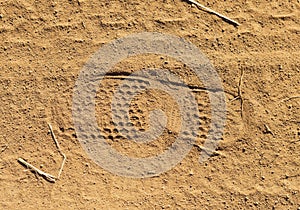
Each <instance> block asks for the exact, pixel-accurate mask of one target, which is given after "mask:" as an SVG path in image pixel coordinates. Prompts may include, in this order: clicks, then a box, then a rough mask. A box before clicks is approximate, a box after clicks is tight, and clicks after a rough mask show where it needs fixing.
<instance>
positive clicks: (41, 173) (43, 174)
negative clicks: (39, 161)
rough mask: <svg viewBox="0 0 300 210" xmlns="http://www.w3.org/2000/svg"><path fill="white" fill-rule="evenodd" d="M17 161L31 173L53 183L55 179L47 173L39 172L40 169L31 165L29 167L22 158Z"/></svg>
mask: <svg viewBox="0 0 300 210" xmlns="http://www.w3.org/2000/svg"><path fill="white" fill-rule="evenodd" d="M18 161H19V162H20V163H21V164H23V165H24V166H26V167H27V168H29V169H30V170H31V171H33V172H36V173H38V174H39V175H40V176H42V177H44V178H45V179H46V180H47V181H49V182H53V183H54V182H55V179H56V177H55V176H53V175H51V174H48V173H45V172H43V171H41V170H40V169H38V168H36V167H34V166H33V165H31V164H30V163H27V162H26V161H25V160H24V159H22V158H19V159H18Z"/></svg>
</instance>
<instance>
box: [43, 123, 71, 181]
mask: <svg viewBox="0 0 300 210" xmlns="http://www.w3.org/2000/svg"><path fill="white" fill-rule="evenodd" d="M48 126H49V129H50V133H51V136H52V139H53V140H54V142H55V145H56V147H57V149H58V151H59V153H60V154H61V156H63V161H62V164H61V166H60V169H59V172H58V176H57V179H59V177H60V175H61V173H62V170H63V168H64V165H65V162H66V159H67V156H66V155H65V154H64V153H63V152H62V151H61V148H60V146H59V143H58V141H57V139H56V137H55V135H54V132H53V129H52V126H51V125H50V123H48Z"/></svg>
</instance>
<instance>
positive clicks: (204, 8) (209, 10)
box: [185, 0, 241, 26]
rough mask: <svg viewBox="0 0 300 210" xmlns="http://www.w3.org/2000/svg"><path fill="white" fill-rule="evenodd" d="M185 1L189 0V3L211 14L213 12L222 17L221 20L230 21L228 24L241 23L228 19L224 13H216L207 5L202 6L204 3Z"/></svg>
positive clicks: (236, 24)
mask: <svg viewBox="0 0 300 210" xmlns="http://www.w3.org/2000/svg"><path fill="white" fill-rule="evenodd" d="M185 1H187V2H189V3H191V4H195V5H196V6H197V7H199V8H201V9H203V10H205V11H207V12H209V13H211V14H214V15H216V16H218V17H220V18H222V19H223V20H225V21H226V22H228V23H230V24H232V25H234V26H239V25H241V24H240V23H238V22H236V21H234V20H232V19H230V18H229V17H226V16H225V15H222V14H220V13H218V12H216V11H214V10H212V9H210V8H208V7H206V6H204V5H202V4H200V3H198V2H197V1H195V0H185Z"/></svg>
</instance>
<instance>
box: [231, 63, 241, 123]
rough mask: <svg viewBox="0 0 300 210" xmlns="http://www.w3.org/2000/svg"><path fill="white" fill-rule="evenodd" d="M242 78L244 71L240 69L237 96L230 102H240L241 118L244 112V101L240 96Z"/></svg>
mask: <svg viewBox="0 0 300 210" xmlns="http://www.w3.org/2000/svg"><path fill="white" fill-rule="evenodd" d="M243 77H244V69H243V68H242V69H241V76H240V80H239V86H238V96H237V97H235V98H234V99H232V100H231V101H230V102H232V101H235V100H237V99H240V100H241V117H243V112H244V99H243V96H242V83H243Z"/></svg>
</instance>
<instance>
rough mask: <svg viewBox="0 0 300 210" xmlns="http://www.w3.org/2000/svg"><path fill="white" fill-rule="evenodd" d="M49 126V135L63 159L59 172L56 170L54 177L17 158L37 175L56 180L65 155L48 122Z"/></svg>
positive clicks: (63, 163) (51, 180)
mask: <svg viewBox="0 0 300 210" xmlns="http://www.w3.org/2000/svg"><path fill="white" fill-rule="evenodd" d="M48 126H49V129H50V133H51V136H52V139H53V140H54V142H55V145H56V147H57V149H58V151H59V153H60V154H61V155H62V156H63V161H62V164H61V166H60V169H59V172H58V176H57V177H55V176H53V175H51V174H48V173H46V172H44V171H42V170H40V169H38V168H36V167H35V166H33V165H31V164H30V163H28V162H26V161H25V160H24V159H23V158H18V162H19V163H21V164H22V165H24V166H26V167H27V168H28V169H30V170H31V171H32V172H35V173H37V174H38V175H40V176H42V177H44V178H45V179H46V180H47V181H49V182H52V183H54V182H56V180H58V179H59V178H60V175H61V173H62V170H63V167H64V165H65V162H66V159H67V156H66V155H65V154H64V153H63V152H62V150H61V148H60V146H59V143H58V141H57V139H56V137H55V135H54V132H53V129H52V126H51V125H50V124H48Z"/></svg>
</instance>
